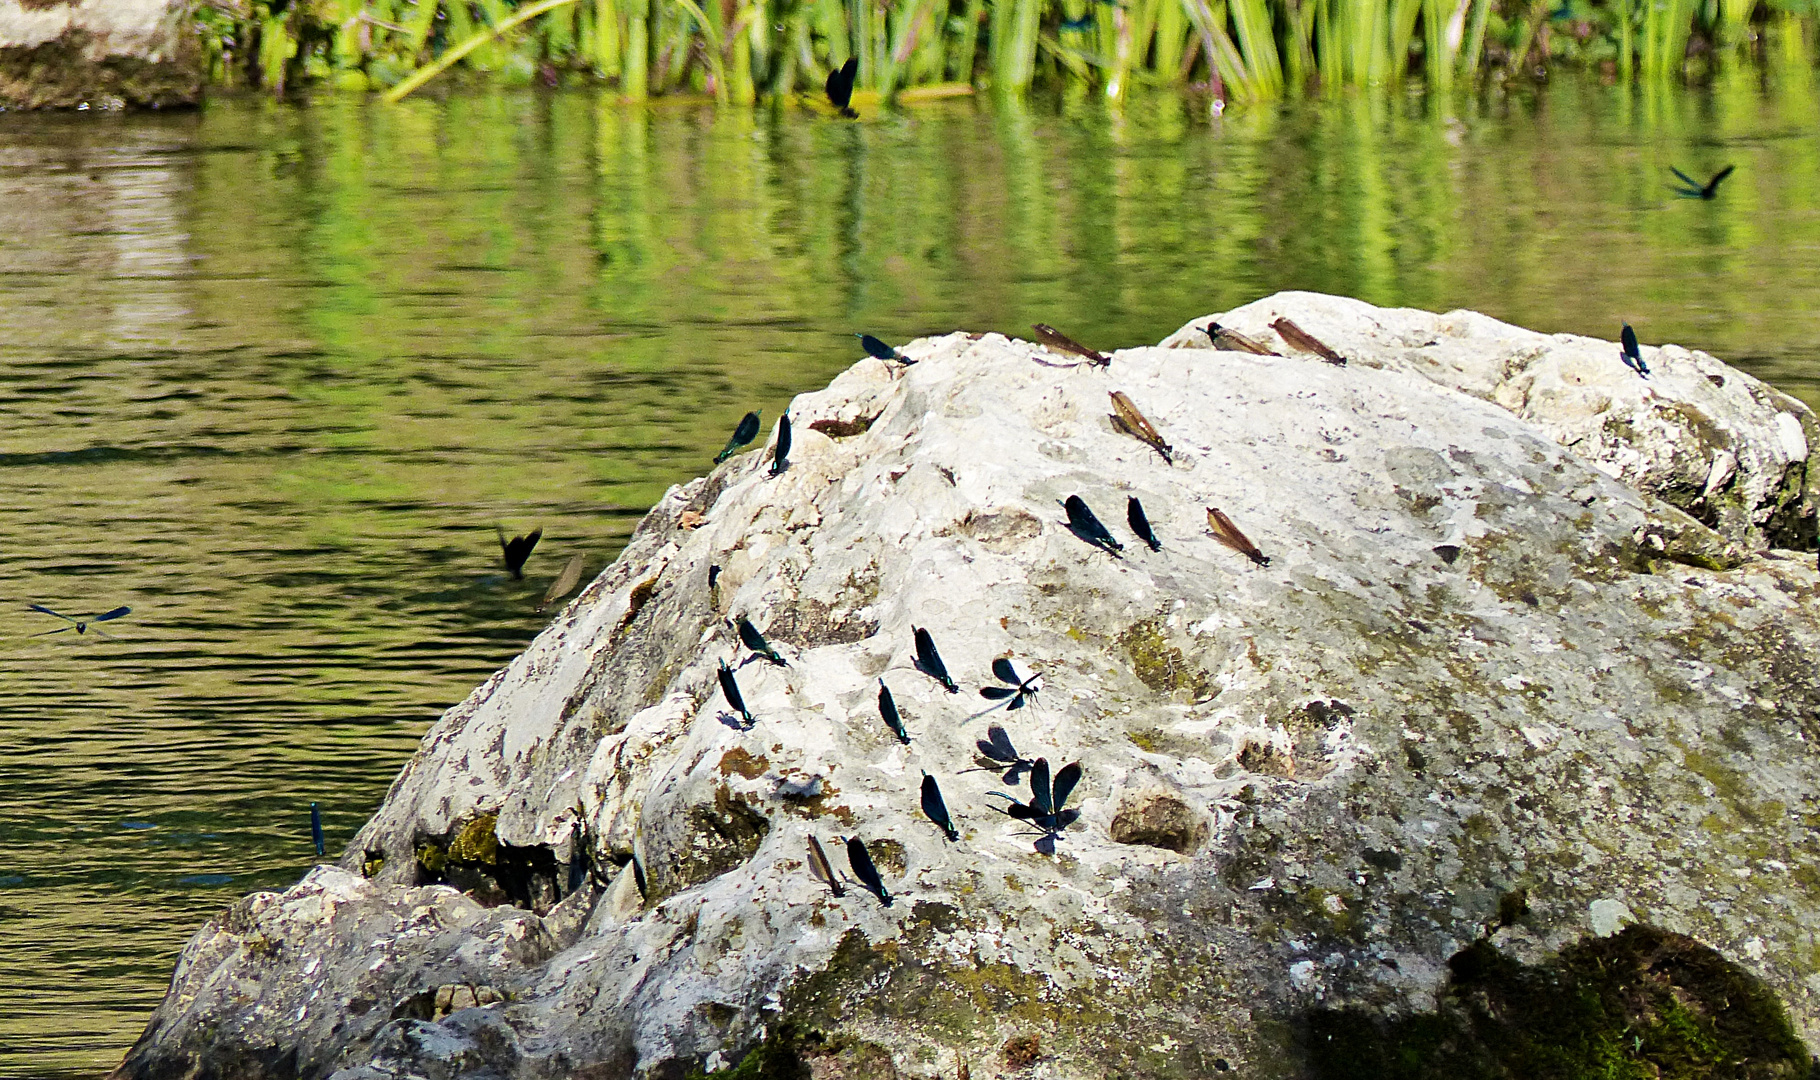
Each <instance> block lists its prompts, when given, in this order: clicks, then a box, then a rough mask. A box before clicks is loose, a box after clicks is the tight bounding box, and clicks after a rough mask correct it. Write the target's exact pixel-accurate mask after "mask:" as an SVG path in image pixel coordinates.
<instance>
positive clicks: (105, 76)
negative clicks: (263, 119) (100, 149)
mask: <svg viewBox="0 0 1820 1080" xmlns="http://www.w3.org/2000/svg"><path fill="white" fill-rule="evenodd" d="M188 7H189V5H188V4H186V3H184V2H183V0H106V2H105V3H104V2H100V0H85V2H75V0H0V108H6V109H81V108H89V109H98V110H102V111H111V110H115V109H122V108H129V107H130V108H153V109H159V108H170V107H172V106H180V105H194V104H196V102H197V101H199V100H200V99H201V97H202V50H201V46H200V45H199V44H198V42H197V39H196V34H195V32H194V30H193V29H192V28H191V26H190V20H189V12H188Z"/></svg>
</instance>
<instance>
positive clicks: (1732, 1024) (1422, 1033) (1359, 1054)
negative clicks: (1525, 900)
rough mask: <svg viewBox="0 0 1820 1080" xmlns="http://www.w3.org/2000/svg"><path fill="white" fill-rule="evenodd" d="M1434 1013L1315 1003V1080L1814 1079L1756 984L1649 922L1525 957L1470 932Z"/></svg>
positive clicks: (1310, 1038)
mask: <svg viewBox="0 0 1820 1080" xmlns="http://www.w3.org/2000/svg"><path fill="white" fill-rule="evenodd" d="M1447 966H1448V969H1449V972H1450V978H1449V980H1448V985H1447V988H1446V990H1445V991H1443V993H1442V994H1441V997H1440V1000H1439V1002H1438V1003H1437V1004H1438V1006H1439V1007H1438V1008H1436V1009H1435V1011H1433V1012H1424V1013H1412V1014H1408V1015H1403V1016H1398V1017H1394V1018H1390V1017H1383V1016H1376V1015H1373V1014H1372V1013H1370V1012H1368V1011H1367V1010H1364V1009H1359V1008H1345V1009H1316V1010H1313V1011H1311V1012H1310V1013H1308V1014H1307V1016H1306V1018H1305V1028H1304V1032H1305V1035H1306V1038H1307V1049H1308V1058H1309V1064H1310V1066H1312V1070H1311V1071H1312V1073H1313V1075H1314V1076H1315V1078H1316V1080H1354V1078H1358V1080H1364V1078H1367V1077H1369V1078H1371V1080H1430V1078H1433V1080H1441V1078H1446V1080H1479V1078H1486V1080H1490V1078H1493V1077H1497V1078H1502V1077H1526V1078H1528V1080H1552V1078H1557V1077H1558V1078H1560V1080H1570V1078H1576V1077H1594V1076H1598V1077H1661V1078H1662V1080H1671V1078H1683V1077H1685V1078H1692V1077H1737V1078H1740V1080H1744V1078H1750V1080H1756V1078H1759V1077H1761V1078H1763V1080H1769V1078H1772V1077H1775V1078H1780V1077H1788V1078H1790V1080H1794V1078H1806V1077H1811V1076H1814V1075H1820V1068H1817V1067H1816V1065H1815V1062H1814V1059H1813V1057H1812V1055H1810V1054H1809V1053H1808V1051H1807V1047H1806V1046H1805V1045H1804V1044H1803V1043H1802V1041H1801V1039H1800V1037H1799V1036H1797V1035H1796V1034H1795V1032H1794V1029H1793V1028H1792V1027H1791V1026H1790V1025H1789V1021H1788V1014H1787V1012H1786V1011H1784V1009H1783V1007H1782V1003H1781V1002H1780V1001H1778V1000H1777V998H1776V995H1775V994H1774V993H1772V992H1771V991H1770V990H1769V988H1768V987H1766V986H1764V985H1763V982H1762V980H1760V979H1758V978H1756V977H1755V976H1753V975H1751V974H1750V973H1749V972H1748V971H1745V970H1744V969H1743V968H1741V967H1739V966H1738V965H1737V964H1734V963H1732V962H1730V961H1728V960H1726V959H1725V957H1723V956H1721V955H1720V954H1719V953H1717V952H1715V951H1714V950H1712V949H1710V948H1707V947H1706V946H1705V945H1702V944H1700V943H1699V942H1698V941H1695V940H1694V939H1693V938H1690V937H1686V936H1684V935H1681V934H1675V933H1670V932H1669V931H1666V930H1661V929H1658V928H1656V927H1653V926H1643V925H1636V926H1628V927H1626V928H1625V929H1624V930H1623V931H1621V932H1620V933H1618V934H1616V935H1614V936H1612V937H1609V938H1598V937H1591V938H1587V939H1585V940H1583V941H1581V942H1579V943H1578V944H1575V945H1571V946H1569V947H1568V948H1566V949H1563V950H1562V951H1561V953H1560V954H1559V955H1558V956H1555V957H1553V958H1551V959H1549V960H1547V961H1546V962H1543V963H1540V964H1536V965H1533V966H1531V965H1527V964H1523V963H1521V962H1519V961H1517V960H1515V959H1513V958H1512V957H1510V956H1508V955H1506V954H1504V953H1502V952H1500V951H1499V950H1498V949H1497V948H1496V947H1495V946H1493V945H1492V944H1491V942H1489V941H1487V940H1485V939H1480V940H1478V941H1475V942H1473V943H1472V944H1471V945H1469V946H1467V947H1466V948H1465V949H1463V950H1461V951H1460V952H1459V953H1457V954H1455V955H1454V956H1453V958H1452V959H1450V960H1449V961H1448V965H1447Z"/></svg>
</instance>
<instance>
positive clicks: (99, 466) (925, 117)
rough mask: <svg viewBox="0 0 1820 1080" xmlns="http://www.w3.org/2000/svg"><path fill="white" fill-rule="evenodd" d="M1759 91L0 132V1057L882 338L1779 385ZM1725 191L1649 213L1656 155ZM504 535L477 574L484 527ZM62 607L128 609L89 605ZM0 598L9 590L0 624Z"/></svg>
mask: <svg viewBox="0 0 1820 1080" xmlns="http://www.w3.org/2000/svg"><path fill="white" fill-rule="evenodd" d="M1817 114H1820V108H1817V106H1816V97H1815V94H1814V93H1813V88H1812V86H1811V85H1808V84H1806V83H1803V84H1802V85H1799V86H1781V85H1776V84H1769V85H1765V84H1763V83H1761V82H1759V81H1758V80H1757V79H1755V78H1754V77H1745V76H1743V75H1739V76H1733V77H1729V78H1727V79H1724V80H1722V81H1721V83H1720V84H1719V85H1718V86H1717V87H1716V88H1714V89H1713V90H1712V91H1711V92H1708V93H1703V94H1698V95H1693V94H1660V95H1658V96H1648V95H1643V94H1641V93H1640V92H1632V91H1625V90H1619V89H1611V88H1603V87H1599V86H1595V85H1590V84H1582V83H1575V84H1557V85H1555V86H1553V87H1551V88H1549V89H1547V90H1545V91H1543V92H1541V93H1540V94H1538V95H1533V96H1530V97H1525V98H1510V99H1501V100H1499V101H1497V102H1495V103H1493V104H1491V105H1485V106H1477V107H1473V108H1471V109H1467V108H1464V107H1462V108H1461V109H1460V110H1459V111H1457V112H1454V113H1451V114H1449V113H1446V112H1445V111H1444V110H1437V109H1435V108H1432V107H1429V106H1425V105H1424V104H1422V103H1421V102H1418V101H1412V100H1407V99H1402V98H1396V99H1384V98H1380V99H1375V100H1373V99H1357V98H1344V99H1340V100H1337V101H1333V102H1329V103H1324V104H1312V105H1291V106H1284V107H1282V108H1281V109H1277V110H1269V111H1254V112H1247V111H1242V110H1234V111H1232V112H1229V113H1228V114H1227V116H1226V117H1225V118H1224V119H1223V120H1222V121H1220V122H1219V123H1218V124H1217V125H1214V126H1209V125H1208V124H1207V123H1205V122H1204V121H1201V120H1195V119H1193V118H1191V116H1190V114H1189V113H1188V111H1187V109H1186V107H1185V106H1184V105H1182V104H1181V103H1179V102H1177V101H1175V100H1174V99H1153V100H1139V101H1135V102H1133V103H1132V104H1131V106H1130V107H1129V109H1128V110H1127V112H1126V113H1125V115H1124V116H1122V117H1118V118H1111V117H1107V116H1104V115H1099V114H1080V112H1079V109H1078V108H1076V107H1073V106H1070V107H1068V108H1063V109H1059V110H1058V109H1057V108H1053V107H1050V108H1045V107H1042V106H1034V107H1031V108H1029V109H1015V108H1009V107H1004V106H995V105H993V104H991V103H989V102H984V101H981V102H971V101H963V102H949V103H945V104H941V105H933V106H928V107H924V108H919V109H916V110H914V111H911V112H909V113H906V114H904V115H900V116H896V117H889V118H885V119H882V120H879V121H877V122H868V123H863V124H851V123H831V122H828V121H827V120H825V119H820V118H816V117H812V116H807V115H797V114H782V115H771V114H764V113H746V112H741V111H737V110H729V111H726V112H720V113H717V112H715V111H713V110H712V109H707V108H700V107H695V106H676V105H662V104H658V105H653V106H652V107H651V108H650V109H649V110H635V109H627V108H624V107H621V106H618V105H614V104H611V103H608V102H605V101H603V100H600V99H597V98H594V97H592V96H589V95H585V94H579V93H578V94H570V95H557V96H539V95H533V94H528V93H527V94H521V95H498V96H487V97H476V98H459V99H455V100H451V101H448V102H445V103H438V102H434V101H429V100H418V101H413V102H411V103H409V104H408V105H406V106H404V107H401V108H396V109H383V108H375V107H365V106H362V105H359V104H354V103H348V102H339V101H333V102H327V103H323V104H319V105H316V106H313V107H309V108H301V109H298V108H280V107H273V106H269V105H265V104H261V103H227V104H218V105H215V106H211V107H210V108H209V109H207V110H205V111H204V112H202V113H200V114H189V115H176V116H134V117H124V118H120V117H98V116H92V115H88V116H80V117H24V116H16V115H9V116H5V117H0V515H3V517H0V521H3V522H4V530H3V531H0V581H3V582H4V585H0V597H3V598H4V601H5V607H0V663H3V664H4V672H5V676H4V680H3V681H0V852H3V855H0V859H3V861H0V1074H5V1075H43V1074H45V1073H47V1072H51V1071H56V1070H61V1071H66V1072H70V1073H74V1074H88V1073H94V1072H96V1071H99V1070H101V1069H104V1068H105V1067H106V1066H108V1065H111V1064H112V1063H113V1062H115V1061H117V1060H118V1058H119V1056H120V1054H121V1052H122V1051H123V1050H124V1048H125V1047H126V1045H127V1044H128V1043H129V1042H130V1041H131V1040H132V1039H133V1038H134V1037H135V1036H136V1035H137V1034H138V1031H139V1029H140V1027H141V1026H142V1024H143V1023H144V1021H145V1017H146V1014H147V1012H148V1010H149V1009H150V1008H151V1007H152V1005H153V1004H154V1003H155V1002H156V1000H157V998H158V997H159V995H160V994H161V993H162V991H163V989H164V986H165V983H166V980H167V979H168V977H169V973H170V968H171V964H172V962H173V960H174V959H175V956H176V953H177V950H178V949H179V948H180V947H181V945H182V942H183V941H184V940H185V938H187V936H188V935H189V934H191V933H192V932H193V931H194V929H195V928H196V927H197V926H198V925H199V924H200V923H201V921H202V920H203V919H205V918H207V917H208V916H209V915H210V914H212V913H213V912H215V911H216V910H218V909H219V908H220V907H221V906H222V905H224V904H225V903H227V902H229V901H230V900H232V899H233V898H234V897H236V896H238V895H240V894H241V893H243V892H245V891H248V890H251V889H257V888H273V887H281V886H283V885H286V884H288V883H289V882H291V881H293V880H294V879H295V878H296V877H297V876H298V875H299V874H300V873H301V872H302V871H303V869H304V868H305V867H306V866H307V865H308V864H309V863H310V862H311V861H312V858H313V853H312V849H311V846H310V833H309V804H310V803H311V802H312V801H314V802H319V803H321V804H322V807H323V810H324V825H325V827H326V829H327V832H328V837H329V842H330V844H331V845H332V846H333V845H339V844H340V843H343V842H345V841H346V840H347V838H348V837H349V836H350V835H351V834H352V833H353V831H354V830H355V828H356V827H357V826H358V825H359V824H360V822H361V821H362V820H363V819H364V818H365V816H366V815H367V814H369V813H370V812H371V811H372V809H373V807H374V806H375V805H376V803H377V801H378V799H379V797H380V796H381V794H382V793H383V792H384V790H385V787H386V785H387V783H388V782H389V781H390V779H391V776H392V774H393V772H394V771H395V770H396V769H397V767H398V765H399V764H400V763H401V761H402V759H403V758H404V757H405V756H406V755H407V754H408V753H409V752H410V750H411V749H412V747H413V745H414V743H415V740H416V738H417V737H418V735H420V734H421V732H422V731H423V730H424V727H425V726H426V724H427V723H428V722H429V721H430V720H432V719H433V718H434V717H435V715H436V714H437V713H438V712H439V711H440V710H442V709H443V708H445V707H447V706H448V705H450V704H452V703H453V702H455V701H457V700H458V699H459V698H461V697H462V696H463V695H464V694H465V693H466V692H467V690H468V688H469V687H470V686H472V685H473V684H475V683H476V682H478V681H479V680H480V679H482V678H484V677H485V675H486V674H487V673H489V672H490V671H491V670H492V669H494V668H495V667H496V666H498V665H499V664H501V663H502V662H504V661H505V660H506V659H507V658H508V657H509V656H510V655H512V654H513V653H514V652H515V651H516V650H518V649H519V648H520V647H521V646H522V645H523V644H524V643H525V642H526V641H527V640H528V639H529V638H530V636H531V635H532V634H534V633H535V632H536V630H537V629H538V627H539V626H540V625H541V620H540V619H539V618H538V617H537V616H535V615H534V614H532V608H533V607H534V606H535V604H536V602H537V600H538V599H539V598H540V597H541V596H542V593H543V590H544V588H545V586H546V584H547V583H548V581H549V579H550V577H551V576H553V575H554V574H555V573H556V572H557V570H558V569H559V568H560V567H561V566H562V564H563V562H564V561H566V560H567V559H568V557H569V556H570V555H571V554H573V553H576V552H581V553H585V554H586V556H587V557H588V559H589V563H588V572H589V573H590V574H592V573H593V572H595V571H597V570H598V569H599V568H600V567H601V566H602V565H604V564H605V562H606V561H607V560H608V559H610V558H611V557H612V555H613V554H614V552H615V551H616V550H617V549H618V547H619V545H620V543H621V542H622V541H623V539H624V537H625V535H626V534H627V532H628V531H629V530H630V528H631V526H632V525H633V523H634V522H635V521H636V519H637V517H638V515H639V514H640V513H641V512H642V510H643V508H644V507H646V506H647V505H649V504H650V503H651V502H652V501H653V500H654V499H655V498H656V497H657V496H658V495H659V494H660V493H661V492H662V491H663V489H664V488H665V486H667V485H668V484H671V483H674V482H677V481H680V480H684V479H687V478H688V477H690V476H692V475H695V474H697V473H698V472H700V471H701V470H702V469H703V468H704V467H705V466H706V465H707V462H708V459H709V458H710V457H711V456H712V454H713V453H714V452H715V451H716V450H717V449H719V447H720V446H721V444H722V443H723V442H724V441H725V439H726V436H727V433H728V432H729V431H730V430H731V429H732V427H733V426H734V424H735V423H736V422H737V420H738V418H739V417H740V415H741V414H742V413H744V412H745V411H746V410H747V409H748V408H752V407H762V408H763V409H764V410H765V415H766V419H767V426H768V425H769V423H770V421H771V420H772V419H774V418H775V417H776V415H777V413H778V411H779V409H780V408H782V407H783V405H784V404H785V403H786V402H787V401H788V399H789V397H790V396H791V395H792V394H794V393H797V392H800V391H804V390H809V389H813V388H816V387H819V386H821V385H822V384H823V383H825V382H826V381H827V380H828V379H829V378H830V377H831V376H832V375H833V374H834V373H835V372H836V371H838V370H840V369H841V368H842V367H844V366H845V365H846V364H848V363H850V362H851V361H852V360H853V359H855V358H856V357H857V356H858V349H857V346H856V344H855V342H854V339H853V338H852V337H851V332H852V331H854V330H861V329H864V330H870V331H872V332H874V333H877V334H879V335H880V336H883V337H885V338H886V339H887V340H892V341H901V340H904V339H907V338H909V337H912V336H915V335H917V334H919V333H923V332H933V331H943V330H947V329H951V328H955V327H968V328H976V329H1001V330H1010V331H1017V330H1019V329H1020V328H1023V327H1026V326H1027V325H1028V324H1030V323H1032V322H1036V321H1039V320H1040V321H1046V322H1052V323H1055V324H1056V325H1058V326H1060V327H1061V328H1062V329H1063V330H1064V331H1066V332H1068V333H1070V334H1073V335H1074V336H1077V337H1080V338H1082V339H1084V340H1086V341H1087V342H1088V343H1090V344H1093V345H1097V346H1100V347H1113V346H1117V345H1123V344H1135V343H1142V342H1150V341H1155V340H1157V339H1158V338H1160V337H1161V336H1163V335H1164V334H1166V333H1167V332H1169V331H1170V330H1173V329H1174V328H1175V327H1176V326H1178V325H1179V324H1181V323H1182V322H1183V321H1185V320H1186V319H1188V318H1190V317H1192V316H1196V315H1201V314H1204V313H1206V312H1209V311H1212V310H1216V309H1220V308H1225V307H1229V306H1233V305H1236V304H1239V303H1242V302H1245V301H1247V300H1251V299H1253V298H1255V297H1257V296H1258V295H1261V294H1264V293H1267V292H1270V291H1273V290H1275V289H1280V288H1313V289H1322V290H1328V291H1333V292H1341V293H1349V294H1352V295H1355V296H1360V297H1362V298H1364V299H1367V300H1370V301H1373V302H1375V303H1380V304H1409V305H1414V306H1422V307H1430V308H1441V309H1445V308H1450V307H1456V306H1470V307H1475V308H1478V309H1480V310H1483V311H1487V312H1490V313H1492V314H1495V315H1498V316H1500V317H1503V318H1506V319H1510V320H1512V321H1514V322H1518V323H1522V324H1525V325H1529V326H1534V327H1537V328H1539V329H1545V330H1572V331H1579V332H1586V333H1598V334H1602V335H1607V336H1612V335H1614V334H1615V331H1616V329H1617V326H1618V320H1619V318H1620V317H1626V318H1628V319H1629V320H1630V321H1631V322H1632V323H1633V324H1635V325H1636V326H1637V328H1638V329H1639V331H1640V332H1641V333H1642V335H1643V337H1644V340H1645V341H1649V342H1659V341H1678V342H1681V343H1683V344H1687V345H1690V346H1696V347H1702V348H1707V349H1710V350H1712V351H1713V352H1715V353H1718V354H1719V355H1721V356H1724V357H1727V358H1731V359H1734V360H1737V361H1739V362H1741V363H1743V364H1744V366H1746V367H1749V368H1751V369H1752V370H1754V371H1756V372H1758V373H1759V374H1762V375H1765V376H1767V377H1769V378H1771V379H1773V380H1775V381H1776V382H1778V383H1779V384H1780V385H1782V386H1784V387H1787V388H1789V389H1791V390H1793V391H1795V392H1797V393H1800V394H1802V395H1803V396H1805V397H1807V398H1808V399H1809V400H1810V401H1813V400H1816V399H1820V382H1817V381H1816V377H1815V371H1816V369H1815V365H1814V363H1813V361H1814V356H1815V349H1816V346H1815V344H1814V340H1815V334H1814V330H1815V327H1814V316H1813V315H1812V314H1811V313H1812V312H1815V311H1820V295H1817V294H1820V275H1816V274H1814V273H1813V268H1814V263H1815V251H1816V247H1817V245H1820V221H1817V220H1816V210H1815V207H1816V206H1820V199H1817V198H1816V195H1817V194H1820V192H1816V190H1815V189H1816V187H1820V168H1817V166H1820V137H1817V136H1816V131H1817V130H1820V129H1817V127H1816V119H1817ZM1727 162H1737V163H1738V166H1739V168H1738V172H1737V174H1736V175H1735V176H1734V177H1733V178H1732V179H1731V180H1730V181H1728V184H1727V187H1726V188H1725V189H1724V193H1723V195H1722V197H1721V198H1720V199H1718V200H1716V201H1714V202H1711V203H1705V202H1699V201H1690V200H1678V199H1675V198H1673V197H1672V196H1670V195H1669V193H1668V191H1667V187H1666V181H1667V179H1668V172H1667V167H1668V165H1670V164H1671V163H1673V164H1678V165H1680V166H1681V167H1682V168H1684V169H1686V170H1688V171H1690V172H1693V173H1696V174H1702V175H1704V174H1707V173H1709V172H1710V171H1711V170H1713V169H1715V168H1717V167H1718V166H1720V165H1722V164H1725V163H1727ZM496 522H498V523H501V524H503V525H504V526H505V527H506V528H508V529H511V530H516V531H520V532H522V531H526V530H528V529H529V528H531V527H533V526H538V525H541V526H542V527H543V530H544V539H543V542H542V544H541V545H540V546H539V547H538V549H537V551H536V552H535V553H534V554H533V555H532V556H531V561H530V564H529V565H528V567H527V580H525V581H523V582H516V581H512V580H510V579H509V578H508V577H507V576H506V575H505V574H504V572H503V570H502V568H501V566H500V564H499V560H498V547H497V544H496V542H495V540H494V537H493V526H494V524H495V523H496ZM27 602H39V603H44V604H48V605H50V606H51V607H54V608H57V609H58V610H62V611H70V612H93V611H103V610H106V609H108V608H111V607H114V606H116V605H118V604H130V605H132V607H133V613H132V615H131V616H129V617H127V618H125V619H122V620H120V621H119V622H115V623H109V624H108V627H109V628H110V629H111V630H112V631H113V632H114V633H115V634H116V637H115V638H113V639H107V638H98V637H97V636H96V635H95V634H94V633H92V632H91V633H88V634H84V635H76V634H73V633H66V634H57V635H52V636H48V637H28V636H26V635H28V634H31V633H34V632H36V631H39V630H43V629H48V628H49V627H48V626H46V625H44V624H45V623H53V624H54V620H51V619H49V617H48V616H41V615H34V614H30V613H27V612H25V610H24V605H25V603H27ZM8 608H10V609H11V611H10V613H9V612H8V611H7V609H8Z"/></svg>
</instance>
